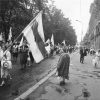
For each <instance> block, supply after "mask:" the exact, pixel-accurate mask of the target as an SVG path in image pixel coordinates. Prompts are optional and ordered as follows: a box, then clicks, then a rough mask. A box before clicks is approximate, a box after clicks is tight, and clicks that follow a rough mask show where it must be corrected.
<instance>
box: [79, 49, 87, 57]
mask: <svg viewBox="0 0 100 100" xmlns="http://www.w3.org/2000/svg"><path fill="white" fill-rule="evenodd" d="M80 55H81V56H82V57H84V56H87V51H86V49H85V50H83V49H80Z"/></svg>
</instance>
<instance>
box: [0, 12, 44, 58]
mask: <svg viewBox="0 0 100 100" xmlns="http://www.w3.org/2000/svg"><path fill="white" fill-rule="evenodd" d="M40 13H43V11H42V10H41V11H40V12H39V13H38V14H37V15H36V16H35V18H33V20H32V21H31V22H30V23H29V24H28V25H27V26H26V27H25V29H24V30H23V31H22V32H21V33H20V34H19V36H18V37H17V38H16V39H15V40H14V42H13V43H11V45H10V46H9V47H8V48H7V49H6V50H5V52H4V54H3V56H4V55H5V53H6V52H7V50H8V49H10V48H11V46H12V45H13V44H14V43H15V42H16V41H17V40H18V38H19V37H20V36H21V35H22V34H23V32H24V31H25V30H26V29H27V27H29V25H30V24H32V22H33V21H34V20H36V18H37V17H38V16H39V14H40ZM2 58H3V57H2Z"/></svg>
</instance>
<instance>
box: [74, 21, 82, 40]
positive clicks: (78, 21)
mask: <svg viewBox="0 0 100 100" xmlns="http://www.w3.org/2000/svg"><path fill="white" fill-rule="evenodd" d="M76 21H78V22H79V23H81V25H82V28H81V42H82V36H83V23H82V21H80V20H76Z"/></svg>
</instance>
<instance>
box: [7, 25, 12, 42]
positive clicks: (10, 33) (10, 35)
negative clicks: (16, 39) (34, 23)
mask: <svg viewBox="0 0 100 100" xmlns="http://www.w3.org/2000/svg"><path fill="white" fill-rule="evenodd" d="M11 38H12V28H11V27H10V30H9V37H8V40H9V41H10V40H11Z"/></svg>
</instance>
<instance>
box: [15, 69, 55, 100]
mask: <svg viewBox="0 0 100 100" xmlns="http://www.w3.org/2000/svg"><path fill="white" fill-rule="evenodd" d="M56 70H57V69H56V68H55V69H54V70H53V71H52V72H51V73H50V74H48V75H47V76H46V77H44V78H43V79H41V80H40V81H39V82H38V83H36V84H35V85H34V86H32V87H31V88H29V89H28V90H27V91H26V92H24V93H23V94H21V95H20V96H18V97H17V98H15V99H14V100H21V99H25V98H26V97H27V96H28V95H29V94H31V93H32V92H33V91H35V90H36V89H37V88H38V87H39V86H40V85H41V84H43V83H44V82H45V81H46V80H47V79H48V78H49V77H51V76H52V75H53V74H55V73H56Z"/></svg>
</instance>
